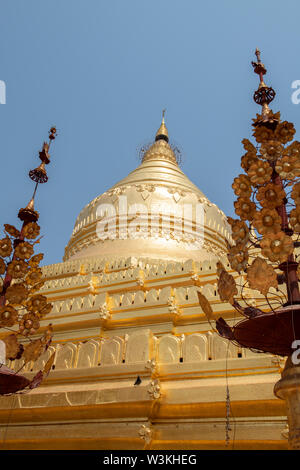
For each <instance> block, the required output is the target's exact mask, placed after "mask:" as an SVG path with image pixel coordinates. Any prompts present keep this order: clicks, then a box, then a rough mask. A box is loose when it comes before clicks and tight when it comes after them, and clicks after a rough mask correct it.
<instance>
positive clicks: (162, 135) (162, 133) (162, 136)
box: [155, 109, 169, 142]
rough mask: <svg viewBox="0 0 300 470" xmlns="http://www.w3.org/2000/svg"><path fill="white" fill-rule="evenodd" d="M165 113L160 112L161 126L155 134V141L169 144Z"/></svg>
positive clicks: (164, 111) (163, 111)
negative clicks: (163, 141)
mask: <svg viewBox="0 0 300 470" xmlns="http://www.w3.org/2000/svg"><path fill="white" fill-rule="evenodd" d="M165 113H166V110H165V109H163V110H162V120H161V125H160V128H159V129H158V131H157V132H156V136H155V140H165V141H166V142H169V133H168V129H167V126H166V124H165Z"/></svg>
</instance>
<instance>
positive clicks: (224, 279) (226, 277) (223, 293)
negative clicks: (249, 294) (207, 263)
mask: <svg viewBox="0 0 300 470" xmlns="http://www.w3.org/2000/svg"><path fill="white" fill-rule="evenodd" d="M218 293H219V296H220V299H221V301H222V302H229V303H230V304H233V303H234V298H233V297H234V295H237V293H238V290H237V287H236V284H235V280H234V278H233V276H231V274H228V273H227V272H226V271H224V270H223V271H222V272H221V274H220V276H219V279H218Z"/></svg>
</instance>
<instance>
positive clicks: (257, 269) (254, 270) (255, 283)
mask: <svg viewBox="0 0 300 470" xmlns="http://www.w3.org/2000/svg"><path fill="white" fill-rule="evenodd" d="M247 280H248V283H249V287H250V288H251V289H256V290H258V291H259V292H260V293H261V294H263V295H265V296H266V295H267V293H268V292H269V290H270V288H271V287H274V288H275V289H276V288H277V287H278V281H277V274H276V272H275V271H274V269H273V267H272V266H271V265H270V264H268V263H267V261H266V260H264V259H262V258H255V260H254V261H253V263H252V264H251V266H250V267H249V268H248V269H247Z"/></svg>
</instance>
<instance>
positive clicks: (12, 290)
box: [5, 283, 28, 305]
mask: <svg viewBox="0 0 300 470" xmlns="http://www.w3.org/2000/svg"><path fill="white" fill-rule="evenodd" d="M27 296H28V290H27V287H26V286H25V285H24V284H21V283H20V284H13V285H11V286H9V287H8V288H7V289H6V293H5V298H6V300H8V301H9V302H10V303H12V304H18V305H20V304H22V302H23V301H24V300H25V299H26V298H27Z"/></svg>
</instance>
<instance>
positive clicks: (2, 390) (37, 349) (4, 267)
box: [0, 127, 56, 395]
mask: <svg viewBox="0 0 300 470" xmlns="http://www.w3.org/2000/svg"><path fill="white" fill-rule="evenodd" d="M55 136H56V128H55V127H52V128H51V129H50V132H49V143H46V142H45V143H44V145H43V149H42V151H41V152H39V157H40V159H41V161H42V163H41V165H40V166H39V167H38V168H35V169H34V170H31V171H30V172H29V177H30V178H31V179H32V180H33V181H34V182H35V183H36V184H35V188H34V191H33V196H32V198H31V200H30V202H29V203H28V204H27V206H26V207H25V208H22V209H20V210H19V213H18V217H19V219H20V220H21V221H22V222H23V223H22V227H21V230H18V229H17V228H16V227H14V226H13V225H8V224H5V225H4V230H5V238H3V239H2V240H0V275H3V279H2V283H1V292H0V329H1V330H7V331H8V332H9V333H8V334H7V335H6V336H3V335H1V340H0V343H1V346H2V348H1V349H3V346H4V350H5V354H6V359H7V360H11V361H14V360H15V359H23V366H22V367H24V365H25V364H27V363H28V362H31V361H33V362H34V361H36V360H37V359H38V358H39V357H40V355H41V354H42V353H43V352H44V351H46V350H47V349H48V347H49V345H50V343H51V340H52V327H51V324H50V325H48V327H47V328H46V329H45V333H44V335H43V336H42V337H41V338H38V339H34V340H33V339H32V338H31V337H32V335H37V334H38V333H39V328H40V321H41V319H43V318H44V316H45V315H47V314H48V313H50V312H51V310H52V304H50V303H47V297H46V296H44V295H40V294H36V292H38V291H39V290H40V289H41V287H42V286H43V284H44V281H43V280H42V270H41V268H40V267H39V263H40V261H41V260H42V259H43V256H44V255H43V254H42V253H39V254H37V255H34V246H35V244H36V243H38V242H39V238H38V237H39V233H40V227H39V225H38V224H37V221H38V219H39V214H38V212H37V211H36V210H35V209H34V197H35V194H36V191H37V187H38V184H39V183H46V182H47V180H48V176H47V173H46V170H45V165H47V164H49V163H50V155H49V152H48V151H49V147H50V144H51V142H52V141H53V140H54V139H55ZM34 240H35V241H34ZM1 333H2V332H1ZM53 361H54V355H52V356H51V357H50V359H49V360H48V362H47V363H46V365H45V367H44V369H43V370H41V371H39V372H38V374H36V375H35V377H34V378H33V379H32V380H31V381H30V380H29V379H27V378H26V377H24V376H22V375H20V374H19V373H18V372H19V371H12V370H10V369H8V368H7V367H6V366H5V365H4V364H0V395H6V394H10V393H17V392H19V391H20V390H23V389H24V388H27V389H33V388H35V387H37V386H38V385H39V384H40V383H41V382H42V380H43V379H44V378H45V377H46V376H47V375H48V373H49V371H50V369H51V367H52V364H53Z"/></svg>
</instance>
